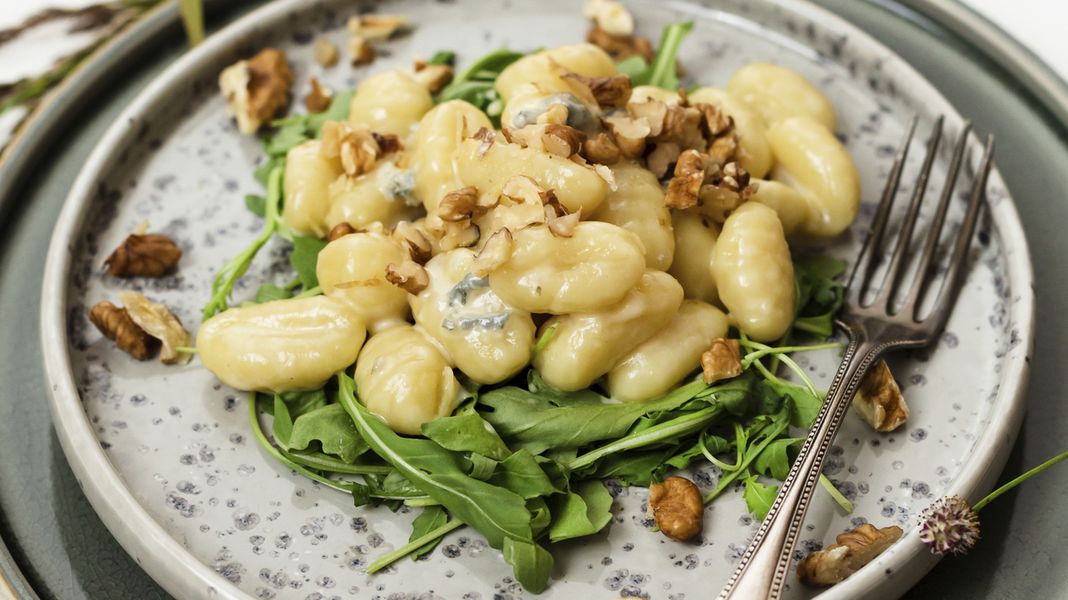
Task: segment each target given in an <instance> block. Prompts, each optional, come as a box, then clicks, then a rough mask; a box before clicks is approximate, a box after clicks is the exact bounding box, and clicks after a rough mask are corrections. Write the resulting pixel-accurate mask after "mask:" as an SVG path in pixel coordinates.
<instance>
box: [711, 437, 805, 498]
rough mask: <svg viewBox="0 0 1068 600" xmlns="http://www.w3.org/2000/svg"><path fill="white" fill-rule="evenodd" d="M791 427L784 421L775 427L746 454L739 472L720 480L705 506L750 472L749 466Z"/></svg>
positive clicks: (732, 472) (731, 473) (733, 472)
mask: <svg viewBox="0 0 1068 600" xmlns="http://www.w3.org/2000/svg"><path fill="white" fill-rule="evenodd" d="M789 425H790V422H789V421H782V422H781V423H779V424H777V425H775V429H773V430H772V432H771V434H770V435H768V437H767V438H765V439H764V440H763V441H762V442H760V443H759V444H757V445H756V446H754V447H753V451H752V452H747V453H746V458H745V460H743V461H742V463H741V464H740V465H739V466H738V470H736V471H731V472H730V473H729V474H728V475H727V476H726V477H723V478H721V479H720V480H719V484H718V485H716V489H714V490H712V491H711V492H709V494H708V495H707V496H705V504H708V503H709V502H711V501H713V500H715V499H716V496H719V495H720V494H721V493H723V490H725V489H727V486H729V485H730V484H732V483H734V481H735V480H736V479H738V478H739V477H741V475H742V474H743V473H745V472H746V471H748V470H749V465H751V464H752V463H753V461H754V460H756V457H758V456H760V453H761V452H763V451H764V449H765V448H767V447H768V444H770V443H772V442H774V441H775V440H776V439H778V437H779V434H780V433H782V432H783V431H785V430H786V428H787V426H789Z"/></svg>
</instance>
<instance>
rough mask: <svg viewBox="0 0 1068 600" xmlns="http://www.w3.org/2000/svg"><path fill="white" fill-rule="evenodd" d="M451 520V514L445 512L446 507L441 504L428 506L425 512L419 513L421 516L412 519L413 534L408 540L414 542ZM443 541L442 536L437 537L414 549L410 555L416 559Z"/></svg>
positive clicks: (428, 552)
mask: <svg viewBox="0 0 1068 600" xmlns="http://www.w3.org/2000/svg"><path fill="white" fill-rule="evenodd" d="M448 522H449V515H447V514H446V513H445V509H443V508H441V507H440V506H428V507H426V508H424V509H423V512H421V513H419V516H418V517H416V518H415V520H414V521H412V534H411V535H410V536H408V542H409V543H410V542H414V541H416V540H418V539H419V538H421V537H423V536H424V535H426V534H428V533H430V532H431V531H434V530H435V529H438V528H440V527H442V526H444V525H445V523H448ZM440 542H441V538H437V539H435V540H433V541H431V542H428V543H427V544H426V545H425V546H420V547H419V548H417V549H415V550H412V553H411V554H409V555H408V556H410V557H412V560H415V559H417V558H419V557H421V556H424V555H426V554H430V553H431V552H432V551H433V550H434V548H436V547H437V545H438V543H440Z"/></svg>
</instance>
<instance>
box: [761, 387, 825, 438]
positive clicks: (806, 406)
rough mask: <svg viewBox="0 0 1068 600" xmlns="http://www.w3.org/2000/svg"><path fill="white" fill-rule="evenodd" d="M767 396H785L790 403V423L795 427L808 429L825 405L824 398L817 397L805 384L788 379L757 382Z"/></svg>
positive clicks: (780, 397) (779, 397)
mask: <svg viewBox="0 0 1068 600" xmlns="http://www.w3.org/2000/svg"><path fill="white" fill-rule="evenodd" d="M757 387H758V389H759V390H761V393H762V395H763V396H764V397H765V398H778V399H782V398H785V399H786V400H787V401H788V402H789V405H790V408H791V414H790V423H791V424H792V425H793V426H794V427H800V428H802V429H808V428H809V427H811V426H812V422H813V421H815V420H816V415H818V414H819V412H820V409H821V408H822V407H823V398H817V397H815V396H813V395H812V392H811V391H810V390H809V389H808V388H807V387H805V386H802V385H797V384H793V383H790V382H787V381H774V380H771V379H765V380H763V381H761V382H760V383H759V384H757Z"/></svg>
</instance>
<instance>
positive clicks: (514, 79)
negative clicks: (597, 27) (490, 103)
mask: <svg viewBox="0 0 1068 600" xmlns="http://www.w3.org/2000/svg"><path fill="white" fill-rule="evenodd" d="M569 71H570V72H572V73H578V74H579V75H584V76H586V77H609V76H612V75H615V74H616V63H615V62H613V61H612V58H611V57H610V56H608V54H607V53H605V51H604V50H601V49H600V48H598V47H597V46H594V45H593V44H574V45H571V46H560V47H559V48H552V49H550V50H543V51H541V52H538V53H535V54H531V55H529V56H524V57H523V58H521V59H519V60H517V61H515V62H514V63H512V64H511V65H508V67H507V68H505V69H504V71H502V72H501V74H500V76H498V77H497V81H496V82H494V87H495V88H496V89H497V93H498V94H500V96H501V98H502V99H503V100H504V101H505V102H508V101H509V100H511V99H512V97H513V96H514V95H515V94H516V93H517V92H518V91H519V90H520V89H521V88H522V87H523V86H525V85H528V84H531V85H533V86H535V87H536V88H538V89H539V90H540V91H541V92H542V93H545V94H551V93H553V92H566V91H570V90H571V89H572V86H573V84H572V83H571V82H569V81H568V80H566V79H564V78H563V75H564V74H566V73H567V72H569Z"/></svg>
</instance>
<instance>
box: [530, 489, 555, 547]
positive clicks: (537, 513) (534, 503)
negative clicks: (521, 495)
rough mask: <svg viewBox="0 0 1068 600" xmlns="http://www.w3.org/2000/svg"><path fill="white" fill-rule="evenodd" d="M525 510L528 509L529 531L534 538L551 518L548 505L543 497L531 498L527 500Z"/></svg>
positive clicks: (537, 536) (539, 534) (542, 530)
mask: <svg viewBox="0 0 1068 600" xmlns="http://www.w3.org/2000/svg"><path fill="white" fill-rule="evenodd" d="M527 510H529V511H530V531H531V533H533V534H534V539H538V538H540V537H541V534H543V533H545V530H546V529H548V528H549V524H550V523H552V520H553V516H552V513H551V512H549V505H548V504H546V502H545V498H541V497H538V498H531V499H530V500H527Z"/></svg>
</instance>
